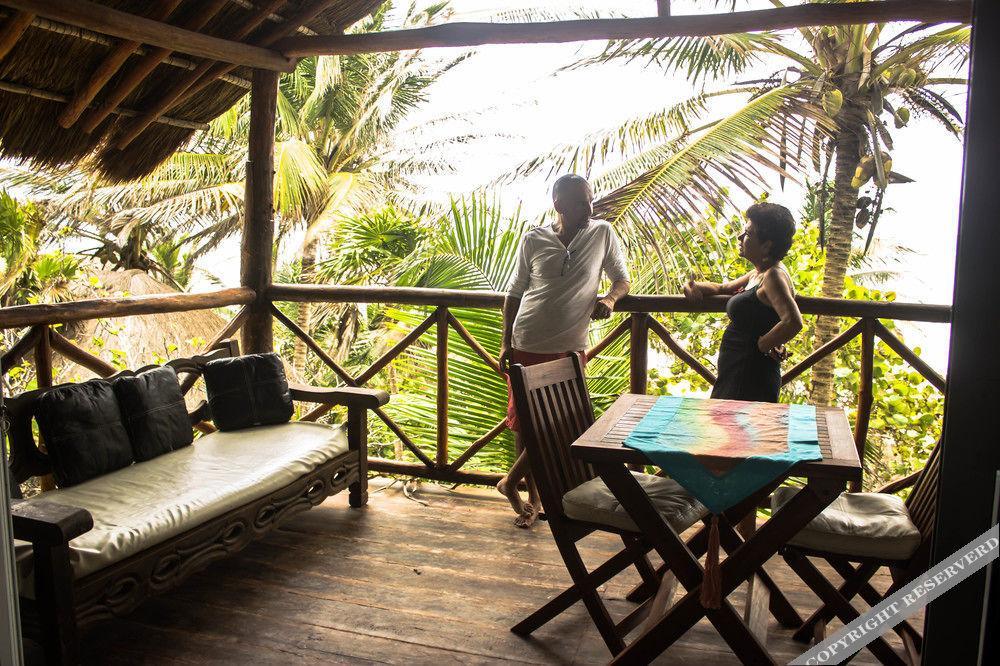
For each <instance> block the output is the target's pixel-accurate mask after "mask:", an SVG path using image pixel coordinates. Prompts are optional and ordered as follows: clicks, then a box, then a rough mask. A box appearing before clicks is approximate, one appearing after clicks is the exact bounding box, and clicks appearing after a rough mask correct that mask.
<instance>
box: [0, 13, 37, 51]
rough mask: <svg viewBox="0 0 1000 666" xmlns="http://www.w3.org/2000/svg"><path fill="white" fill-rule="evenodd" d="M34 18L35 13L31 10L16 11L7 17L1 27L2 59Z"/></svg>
mask: <svg viewBox="0 0 1000 666" xmlns="http://www.w3.org/2000/svg"><path fill="white" fill-rule="evenodd" d="M34 20H35V15H34V14H31V13H29V12H15V13H14V14H12V15H11V17H10V18H9V19H7V22H6V23H5V24H4V26H3V28H0V60H3V59H4V58H6V57H7V54H8V53H10V50H11V49H12V48H14V45H15V44H17V40H19V39H21V35H23V34H24V31H25V30H27V29H28V26H30V25H31V22H32V21H34Z"/></svg>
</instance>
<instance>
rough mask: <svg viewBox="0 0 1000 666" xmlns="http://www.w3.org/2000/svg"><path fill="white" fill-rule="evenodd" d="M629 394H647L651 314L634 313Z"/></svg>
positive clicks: (630, 350) (630, 348) (630, 343)
mask: <svg viewBox="0 0 1000 666" xmlns="http://www.w3.org/2000/svg"><path fill="white" fill-rule="evenodd" d="M628 359H629V383H628V385H629V389H628V390H629V393H645V392H646V386H647V378H648V376H649V373H648V369H649V314H647V313H645V312H633V313H632V316H631V332H630V334H629V341H628Z"/></svg>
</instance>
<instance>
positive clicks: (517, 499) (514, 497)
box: [497, 478, 526, 516]
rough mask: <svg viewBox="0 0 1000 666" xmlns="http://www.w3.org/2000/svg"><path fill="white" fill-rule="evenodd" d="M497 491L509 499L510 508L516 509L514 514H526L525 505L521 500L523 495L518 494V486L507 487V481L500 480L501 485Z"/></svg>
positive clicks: (498, 485)
mask: <svg viewBox="0 0 1000 666" xmlns="http://www.w3.org/2000/svg"><path fill="white" fill-rule="evenodd" d="M497 490H498V491H499V492H500V494H501V495H503V496H504V497H506V498H507V501H508V502H510V506H511V508H512V509H514V513H516V514H517V515H518V516H521V515H523V514H524V512H525V509H526V507H525V505H524V501H523V500H522V499H521V495H520V494H519V493H518V492H517V484H514V485H513V487H510V486H508V485H507V479H505V478H504V479H500V483H498V484H497Z"/></svg>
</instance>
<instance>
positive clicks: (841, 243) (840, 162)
mask: <svg viewBox="0 0 1000 666" xmlns="http://www.w3.org/2000/svg"><path fill="white" fill-rule="evenodd" d="M845 107H846V105H845ZM842 113H843V115H844V116H847V114H848V113H849V111H848V109H847V108H845V109H844V110H843V112H842ZM842 123H843V124H842V125H841V127H840V129H839V131H838V132H837V137H836V150H837V157H836V163H835V165H834V169H835V172H834V179H833V188H834V191H833V206H832V210H831V213H830V222H829V224H828V226H827V234H826V262H825V265H824V267H823V288H822V294H823V296H825V297H827V298H843V295H844V278H845V276H846V275H847V263H848V260H849V259H850V256H851V242H852V240H853V238H854V214H855V210H856V208H857V201H858V188H856V187H852V186H851V179H852V178H853V177H854V170H855V168H856V167H857V166H858V162H859V160H860V159H861V142H860V139H859V131H860V125H859V124H858V123H857V122H856V121H855V122H849V121H847V120H846V119H845V120H844V121H842ZM837 333H839V322H838V320H837V318H836V317H819V319H818V320H817V322H816V333H815V338H814V340H815V342H814V343H813V348H814V349H818V348H819V347H820V346H822V345H824V344H826V343H827V342H829V341H830V340H832V339H833V338H834V337H835V336H836V335H837ZM833 360H834V359H833V356H832V355H831V356H827V357H826V358H824V359H823V360H822V361H820V362H819V363H817V364H816V365H815V366H814V367H813V371H812V387H811V389H810V400H811V401H812V402H813V403H815V404H820V405H830V404H832V403H833V398H834V395H833Z"/></svg>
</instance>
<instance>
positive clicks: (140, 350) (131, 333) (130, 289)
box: [59, 270, 226, 379]
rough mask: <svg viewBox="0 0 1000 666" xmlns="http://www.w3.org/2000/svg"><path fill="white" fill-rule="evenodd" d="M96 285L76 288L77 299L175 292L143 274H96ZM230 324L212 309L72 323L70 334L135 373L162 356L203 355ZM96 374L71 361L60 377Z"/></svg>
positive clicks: (91, 375) (102, 356)
mask: <svg viewBox="0 0 1000 666" xmlns="http://www.w3.org/2000/svg"><path fill="white" fill-rule="evenodd" d="M92 277H93V278H94V280H93V281H81V282H80V283H78V284H77V285H76V286H74V287H73V289H72V295H73V298H74V299H76V300H82V299H89V298H101V297H107V296H124V295H128V296H145V295H150V294H168V293H175V292H176V291H177V290H176V289H174V288H173V287H170V286H168V285H166V284H164V283H162V282H159V281H158V280H155V279H154V278H152V277H150V276H149V275H148V274H147V273H144V272H142V271H140V270H127V271H103V272H94V273H92ZM225 325H226V320H224V319H223V318H222V317H220V316H219V315H217V314H216V313H215V312H214V311H212V310H192V311H190V312H171V313H168V314H150V315H140V316H134V317H116V318H113V319H90V320H87V321H82V322H79V323H77V324H73V325H71V326H70V327H69V330H68V331H66V336H67V337H68V338H70V339H71V340H73V342H74V343H75V344H76V345H77V346H79V347H81V348H83V349H85V350H87V351H89V352H90V353H92V354H94V355H95V356H100V357H101V358H103V359H105V360H106V361H109V362H110V361H112V358H113V356H116V355H120V356H122V357H123V358H122V360H123V362H124V365H125V367H127V368H130V369H133V370H134V369H136V368H139V367H142V366H144V365H148V364H150V363H154V362H155V360H156V359H157V358H162V359H167V360H169V359H171V358H178V357H181V356H191V355H192V354H196V353H198V352H199V351H200V350H201V349H202V348H203V347H204V346H205V344H207V343H208V342H209V341H211V340H212V339H214V338H215V336H216V335H218V333H219V331H221V330H222V329H223V327H225ZM96 376H97V375H96V374H94V373H92V372H90V371H88V370H86V369H84V368H81V367H79V366H78V365H76V364H74V363H70V362H68V361H67V362H66V365H65V366H63V367H61V368H60V369H59V377H60V379H68V378H70V377H74V378H81V379H82V378H89V377H96Z"/></svg>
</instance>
